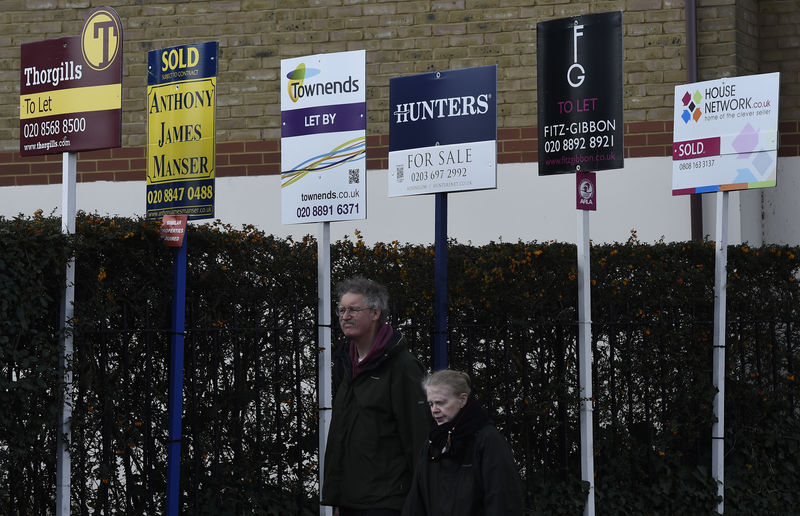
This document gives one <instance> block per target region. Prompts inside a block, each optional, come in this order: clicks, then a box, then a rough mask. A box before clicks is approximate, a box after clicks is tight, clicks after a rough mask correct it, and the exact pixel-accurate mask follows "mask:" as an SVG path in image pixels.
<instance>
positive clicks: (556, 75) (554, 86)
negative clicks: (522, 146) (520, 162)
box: [536, 11, 624, 175]
mask: <svg viewBox="0 0 800 516" xmlns="http://www.w3.org/2000/svg"><path fill="white" fill-rule="evenodd" d="M536 27H537V37H536V43H537V54H536V56H537V62H538V76H539V79H538V102H539V117H538V125H539V175H552V174H564V173H570V172H576V171H580V170H583V171H597V170H608V169H615V168H622V167H623V141H622V139H623V129H624V128H623V118H622V13H621V12H619V11H617V12H611V13H600V14H587V15H584V16H575V17H572V18H562V19H558V20H551V21H547V22H541V23H538V24H537V26H536Z"/></svg>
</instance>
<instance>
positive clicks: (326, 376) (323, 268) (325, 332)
mask: <svg viewBox="0 0 800 516" xmlns="http://www.w3.org/2000/svg"><path fill="white" fill-rule="evenodd" d="M317 256H318V259H317V292H318V293H319V298H318V304H317V314H318V315H317V317H318V318H319V322H318V324H317V341H318V343H319V344H318V349H319V370H318V373H317V378H318V381H319V386H318V391H319V394H318V395H319V462H318V464H319V495H320V499H322V485H323V483H324V481H325V478H324V477H325V449H326V445H327V443H328V431H329V430H330V426H331V407H332V405H333V390H332V387H331V223H330V222H323V223H322V224H320V237H319V240H318V241H317ZM319 514H320V516H331V515H332V514H333V507H331V506H329V505H320V506H319Z"/></svg>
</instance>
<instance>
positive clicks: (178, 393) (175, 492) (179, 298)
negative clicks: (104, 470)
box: [167, 237, 187, 516]
mask: <svg viewBox="0 0 800 516" xmlns="http://www.w3.org/2000/svg"><path fill="white" fill-rule="evenodd" d="M186 240H187V239H186V237H184V238H183V243H182V244H181V246H180V247H179V248H178V249H176V250H175V262H174V265H173V271H174V278H173V282H172V287H173V294H174V295H173V298H172V338H171V339H170V354H169V358H170V368H169V407H168V410H169V441H168V443H167V515H168V516H177V515H178V514H180V511H179V501H180V485H181V438H182V430H181V426H182V424H181V423H182V419H183V343H184V342H183V336H184V318H185V316H186Z"/></svg>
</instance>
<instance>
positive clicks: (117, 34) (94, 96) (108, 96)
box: [19, 7, 122, 156]
mask: <svg viewBox="0 0 800 516" xmlns="http://www.w3.org/2000/svg"><path fill="white" fill-rule="evenodd" d="M19 92H20V95H19V126H20V127H19V132H20V138H19V152H20V154H21V155H22V156H34V155H38V154H57V153H62V152H78V151H86V150H96V149H109V148H114V147H120V146H121V145H122V23H121V22H120V19H119V16H117V13H116V11H115V10H114V9H112V8H111V7H98V8H97V9H94V10H92V11H91V12H90V13H89V16H88V17H87V18H86V21H85V22H84V25H83V30H82V31H81V35H80V36H65V37H63V38H57V39H48V40H45V41H37V42H33V43H25V44H23V45H22V46H21V48H20V88H19Z"/></svg>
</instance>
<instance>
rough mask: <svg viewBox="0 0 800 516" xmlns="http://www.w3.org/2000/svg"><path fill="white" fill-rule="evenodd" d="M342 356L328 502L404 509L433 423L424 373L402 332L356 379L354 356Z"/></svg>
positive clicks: (328, 453)
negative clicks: (420, 453)
mask: <svg viewBox="0 0 800 516" xmlns="http://www.w3.org/2000/svg"><path fill="white" fill-rule="evenodd" d="M338 355H339V359H340V361H341V365H342V366H343V368H344V375H343V378H342V380H341V382H340V383H339V386H338V388H337V390H336V395H335V396H334V400H333V413H332V414H331V426H330V431H329V434H328V443H327V447H326V450H325V475H324V478H323V486H322V504H323V505H333V506H336V507H349V508H352V509H377V508H386V509H394V510H398V511H399V510H401V509H402V508H403V503H404V502H405V499H406V494H407V493H408V489H409V487H410V485H411V477H412V475H413V472H414V462H415V461H416V459H417V452H418V451H419V449H420V448H421V447H422V446H423V444H424V443H425V441H426V439H427V436H428V432H429V431H430V429H431V427H432V424H433V418H432V417H431V415H430V411H429V409H428V404H427V400H426V397H425V393H424V391H423V390H422V385H421V382H422V378H423V376H424V374H425V370H424V369H423V367H422V364H420V362H419V360H417V359H416V358H414V356H412V355H411V353H410V352H409V351H408V348H407V347H406V344H405V341H404V339H403V337H402V335H401V334H400V332H398V331H396V330H395V332H394V334H393V335H392V338H391V339H390V340H389V342H388V343H387V344H386V347H385V350H384V353H383V355H381V356H379V357H378V358H376V359H375V360H373V361H372V362H370V363H369V364H368V365H366V366H365V369H364V370H363V371H362V372H361V373H360V374H359V375H358V376H356V377H355V378H352V364H351V362H350V359H349V356H348V355H347V353H346V352H345V353H339V354H338Z"/></svg>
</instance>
